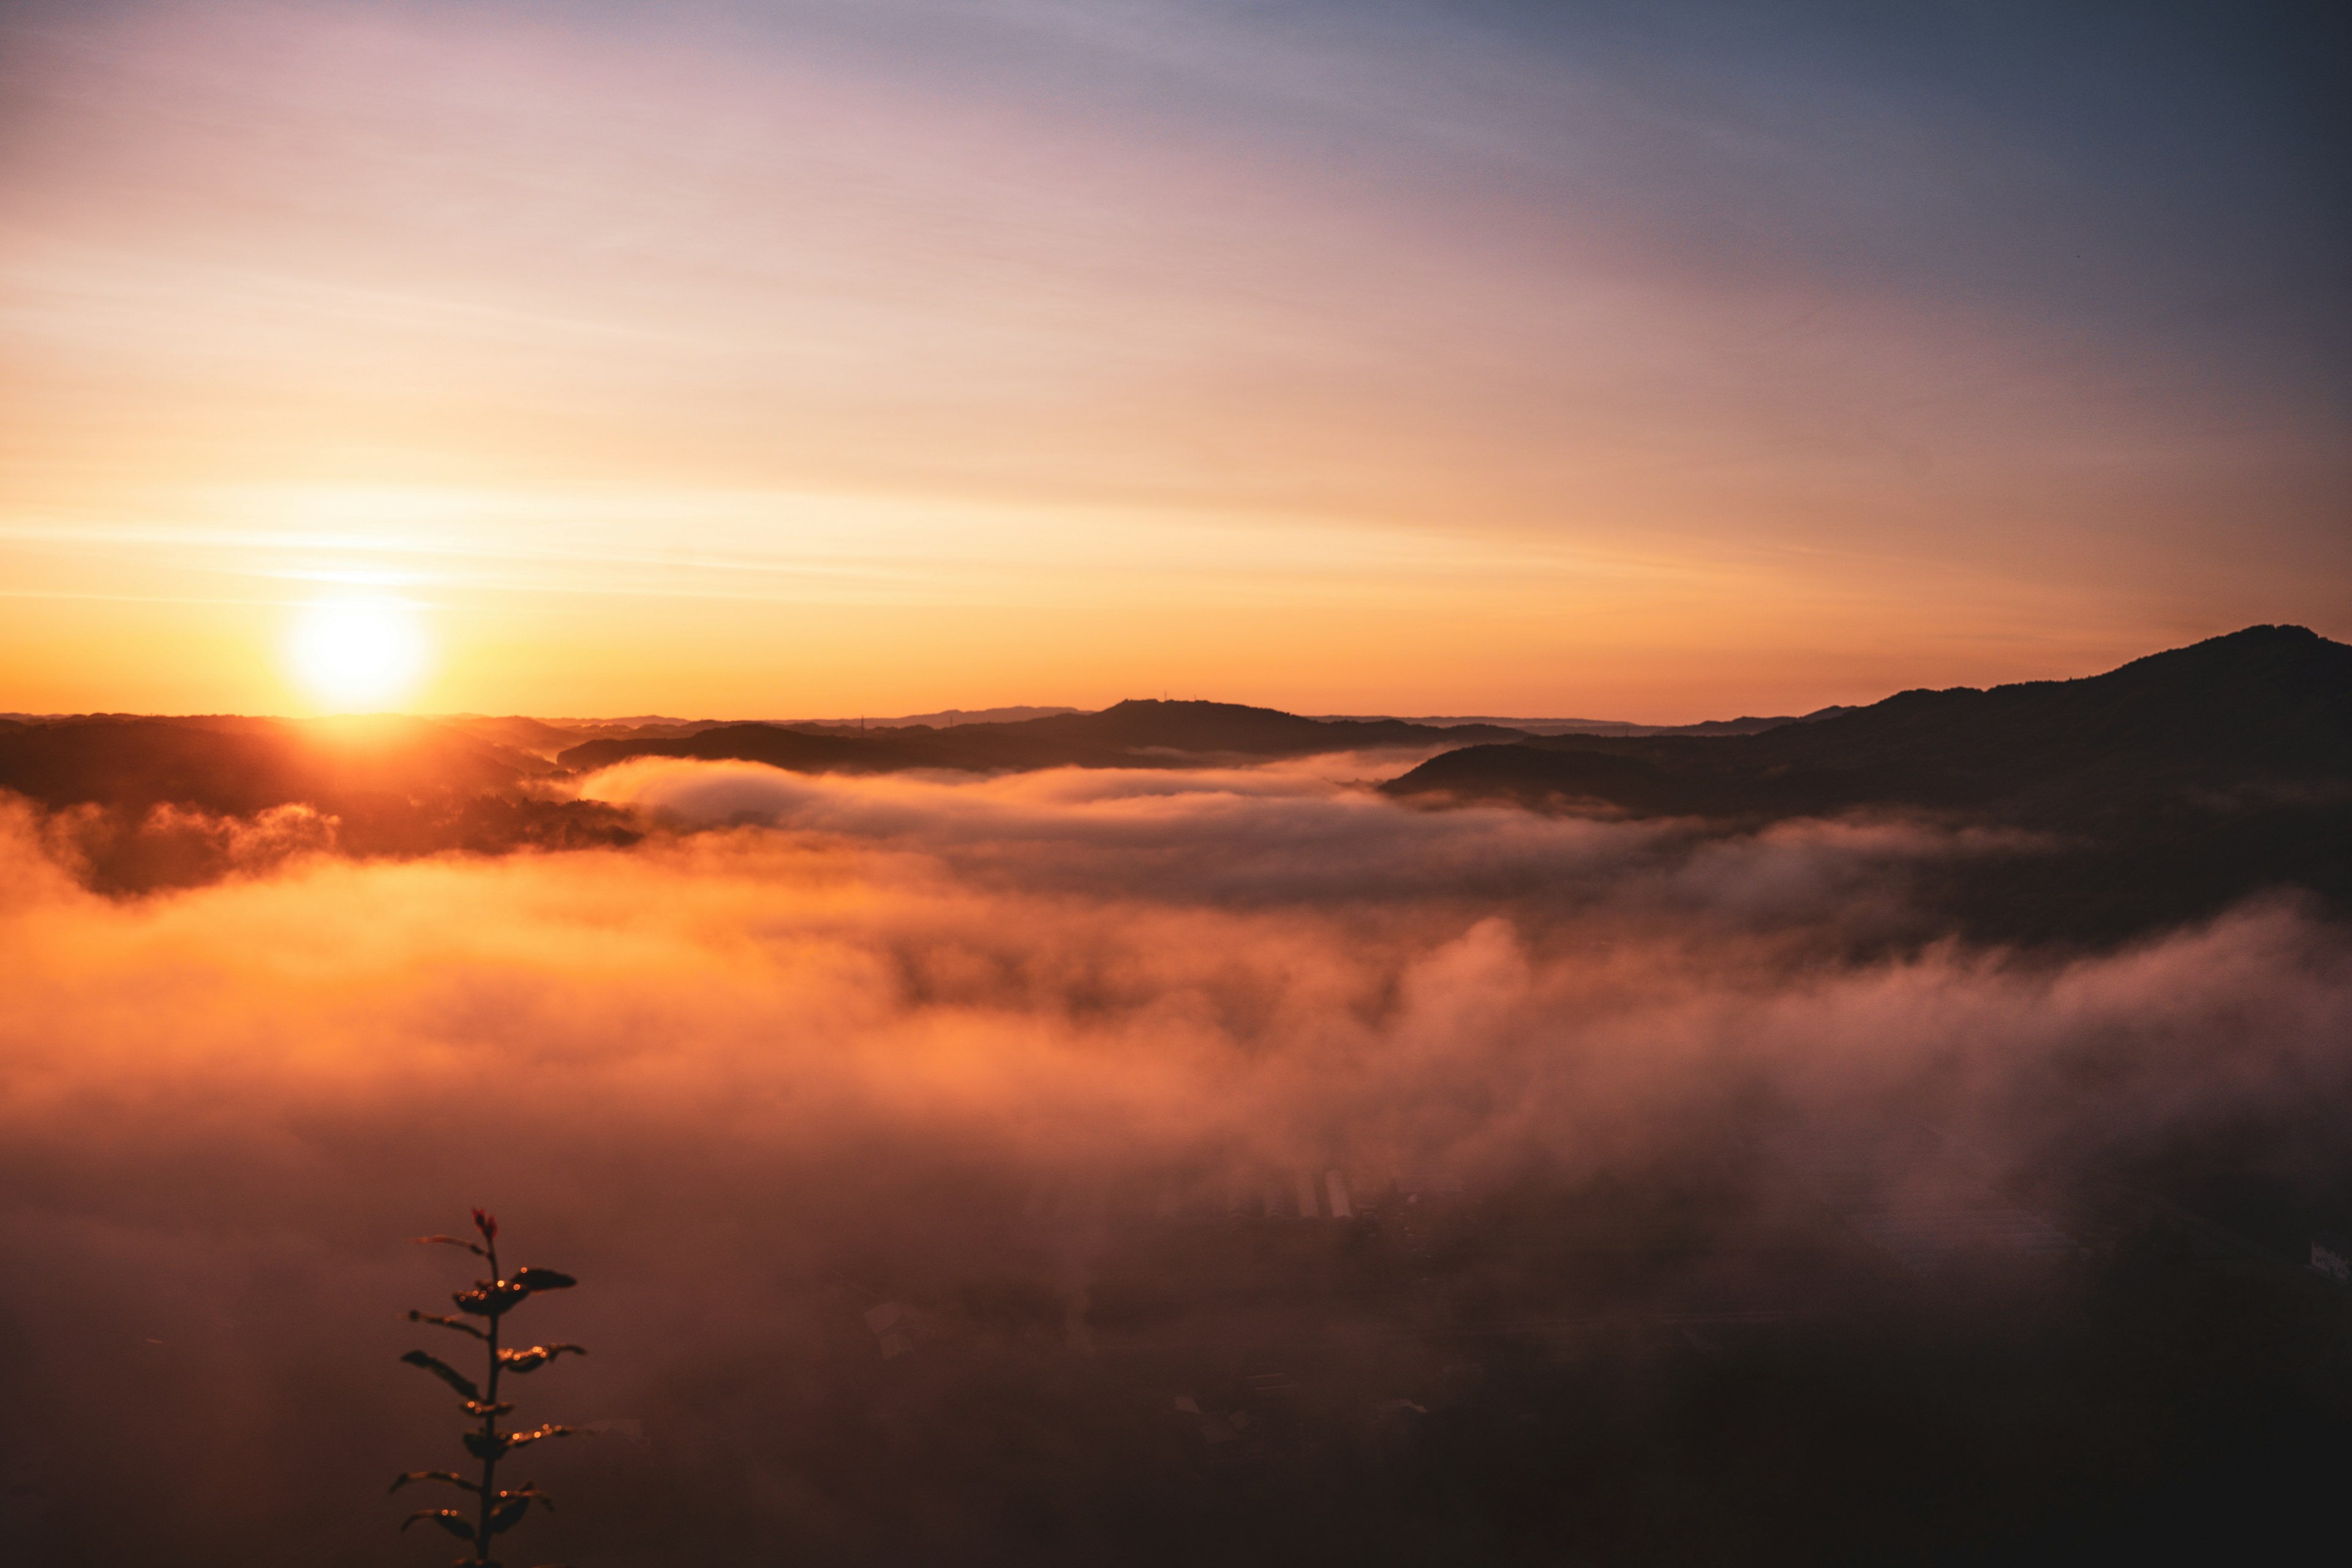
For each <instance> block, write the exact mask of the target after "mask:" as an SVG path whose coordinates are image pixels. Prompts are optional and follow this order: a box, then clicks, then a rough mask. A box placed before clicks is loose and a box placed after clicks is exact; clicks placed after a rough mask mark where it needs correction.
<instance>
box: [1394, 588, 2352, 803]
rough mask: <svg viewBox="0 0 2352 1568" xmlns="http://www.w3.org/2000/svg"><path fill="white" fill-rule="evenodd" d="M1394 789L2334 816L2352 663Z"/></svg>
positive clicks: (1522, 768) (1887, 707) (2285, 630)
mask: <svg viewBox="0 0 2352 1568" xmlns="http://www.w3.org/2000/svg"><path fill="white" fill-rule="evenodd" d="M1383 788H1384V789H1385V790H1386V792H1387V793H1388V794H1390V795H1393V796H1396V797H1398V798H1400V799H1413V798H1423V799H1426V798H1429V797H1433V796H1446V797H1451V798H1453V799H1456V800H1462V801H1486V800H1507V801H1511V802H1514V803H1517V804H1520V805H1535V806H1540V807H1547V808H1554V809H1593V808H1601V809H1604V810H1609V811H1612V812H1620V813H1624V814H1629V815H1633V816H1717V817H1781V816H1821V815H1824V814H1828V813H1834V812H1840V811H1850V810H1853V809H1856V808H1861V807H1871V806H1877V807H1885V806H1909V807H1919V808H1926V809H1936V810H1965V811H1970V812H1982V813H1990V814H1992V815H1996V816H2000V817H2001V818H2003V819H2005V820H2011V821H2015V822H2020V823H2042V822H2055V821H2075V820H2079V819H2081V818H2082V817H2084V816H2085V815H2090V816H2096V815H2099V814H2102V813H2105V812H2109V811H2115V810H2121V809H2125V808H2126V807H2127V806H2128V807H2138V806H2144V805H2150V804H2155V803H2159V802H2164V803H2173V804H2186V803H2189V802H2192V801H2196V802H2202V803H2204V805H2207V806H2209V807H2210V808H2212V809H2217V810H2219V809H2246V808H2250V807H2252V806H2254V805H2262V804H2267V803H2271V802H2276V801H2283V800H2316V799H2320V798H2323V797H2327V796H2331V795H2340V794H2346V793H2352V647H2346V646H2345V645H2344V644H2342V643H2336V642H2330V641H2328V640H2327V639H2326V638H2325V637H2318V636H2316V635H2315V634H2314V633H2312V632H2309V631H2306V630H2305V629H2304V628H2302V627H2300V626H2252V627H2249V628H2248V629H2246V630H2244V631H2242V632H2235V633H2232V634H2231V635H2230V636H2228V637H2214V638H2212V639H2211V640H2210V641H2207V642H2201V643H2199V644H2197V645H2195V646H2194V647H2185V648H2176V649H2174V650H2173V651H2171V652H2169V653H2159V654H2156V655H2153V656H2151V657H2149V658H2142V659H2137V660H2135V661H2133V662H2132V663H2130V664H2127V665H2125V666H2123V667H2122V668H2119V669H2114V670H2110V671H2108V672H2107V673H2106V674H2105V675H2095V676H2091V677H2089V678H2087V679H2081V680H2041V681H2031V682H2027V683H2024V684H2021V685H2016V686H1997V687H1994V688H1992V689H1990V690H1979V689H1976V688H1973V687H1958V688H1955V689H1950V690H1946V691H1926V690H1921V691H1905V692H1901V693H1898V694H1897V695H1895V696H1893V697H1890V698H1888V699H1886V700H1885V701H1883V702H1878V703H1874V704H1873V705H1871V706H1870V707H1867V708H1858V709H1850V710H1844V711H1843V712H1839V713H1836V714H1834V715H1832V716H1830V717H1827V718H1823V719H1821V720H1819V721H1815V722H1811V723H1802V724H1780V725H1775V726H1772V727H1770V728H1769V729H1766V730H1763V731H1759V732H1755V733H1751V734H1725V735H1721V736H1718V737H1715V738H1710V739H1704V740H1701V739H1695V738H1690V737H1684V736H1672V735H1652V736H1643V737H1638V738H1634V737H1627V738H1616V737H1606V736H1594V735H1556V736H1544V737H1535V738H1530V739H1527V740H1522V741H1517V742H1508V743H1504V744H1489V745H1480V746H1469V747H1465V748H1462V749H1461V750H1458V751H1453V752H1446V753H1445V754H1444V755H1442V756H1438V757H1434V758H1432V759H1431V760H1430V761H1428V762H1426V763H1423V764H1422V765H1420V766H1419V767H1417V768H1414V769H1413V770H1412V772H1410V773H1406V774H1404V775H1403V776H1402V777H1401V778H1398V779H1396V780H1394V781H1392V782H1391V783H1390V784H1386V785H1384V786H1383Z"/></svg>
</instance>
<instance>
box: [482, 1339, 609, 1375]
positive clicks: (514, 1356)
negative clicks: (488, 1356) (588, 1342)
mask: <svg viewBox="0 0 2352 1568" xmlns="http://www.w3.org/2000/svg"><path fill="white" fill-rule="evenodd" d="M565 1351H570V1352H572V1354H573V1355H586V1354H587V1353H588V1347H587V1346H585V1345H532V1346H531V1347H530V1349H528V1350H519V1351H500V1352H499V1365H500V1366H502V1367H504V1368H506V1370H507V1371H509V1372H518V1373H520V1372H537V1371H538V1370H539V1369H540V1368H541V1367H543V1366H545V1365H546V1364H547V1363H549V1362H551V1361H553V1360H554V1359H555V1358H556V1357H557V1356H560V1355H562V1353H563V1352H565Z"/></svg>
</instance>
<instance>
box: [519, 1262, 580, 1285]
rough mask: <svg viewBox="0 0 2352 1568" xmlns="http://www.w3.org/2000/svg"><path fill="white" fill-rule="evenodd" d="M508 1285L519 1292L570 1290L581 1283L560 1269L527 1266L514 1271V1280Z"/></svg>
mask: <svg viewBox="0 0 2352 1568" xmlns="http://www.w3.org/2000/svg"><path fill="white" fill-rule="evenodd" d="M507 1283H508V1284H509V1285H512V1286H513V1287H514V1288H515V1289H518V1290H569V1289H572V1287H573V1286H574V1285H577V1284H579V1283H580V1281H579V1280H577V1279H573V1278H572V1276H571V1275H569V1274H566V1273H563V1272H562V1270H560V1269H555V1268H531V1267H530V1265H529V1264H525V1265H524V1266H523V1267H521V1268H518V1269H516V1270H515V1271H514V1278H513V1279H509V1280H508V1281H507Z"/></svg>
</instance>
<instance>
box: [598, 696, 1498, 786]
mask: <svg viewBox="0 0 2352 1568" xmlns="http://www.w3.org/2000/svg"><path fill="white" fill-rule="evenodd" d="M1526 739H1528V733H1527V731H1522V730H1507V729H1503V728H1500V727H1499V726H1496V725H1493V724H1465V725H1455V726H1454V727H1451V728H1438V727H1435V726H1433V725H1428V724H1413V723H1407V722H1405V721H1402V720H1399V719H1378V720H1362V719H1339V720H1326V719H1305V718H1301V717H1299V716H1298V715H1297V714H1296V713H1284V712H1281V711H1279V710H1276V709H1272V708H1245V707H1242V706H1239V705H1237V704H1234V703H1230V702H1198V701H1182V702H1166V701H1161V700H1158V699H1156V698H1153V699H1142V700H1131V701H1127V702H1121V703H1118V704H1116V705H1115V706H1112V707H1109V708H1106V709H1104V710H1102V711H1101V712H1099V713H1055V714H1050V715H1047V716H1046V717H1045V718H1041V719H1024V720H1018V721H1013V722H1010V723H968V724H958V725H955V726H953V727H951V728H947V729H934V728H932V727H931V726H929V725H928V724H908V725H899V726H896V727H893V728H889V729H883V730H865V731H859V730H855V729H850V728H847V727H845V726H838V725H814V724H803V725H798V726H793V727H787V726H783V725H779V724H720V725H715V726H713V727H711V728H709V729H706V730H699V731H696V732H694V733H693V734H691V735H680V736H675V737H635V736H633V737H629V738H626V739H623V738H617V737H616V738H614V739H611V740H601V741H590V742H584V743H583V744H581V745H577V746H573V747H572V748H570V749H569V750H567V751H564V752H561V753H560V754H559V755H558V756H557V758H556V761H557V762H559V763H562V765H563V766H564V767H567V768H576V769H582V770H586V769H592V768H606V767H611V766H612V765H613V764H614V763H622V762H626V761H628V760H629V759H630V758H632V757H695V758H700V759H702V760H704V761H710V762H717V761H735V762H747V763H767V764H769V765H770V766H772V767H779V768H789V769H792V770H793V771H794V772H798V773H899V772H904V771H906V770H908V769H913V768H944V769H950V770H953V771H957V772H964V773H1002V772H1007V771H1018V770H1026V769H1034V768H1055V767H1080V768H1110V767H1118V768H1132V767H1195V766H1199V765H1201V764H1202V763H1205V762H1214V761H1217V760H1220V759H1230V760H1243V761H1265V760H1266V759H1269V758H1276V757H1297V756H1311V755H1314V754H1316V753H1318V752H1344V751H1357V750H1363V749H1370V748H1377V747H1412V746H1440V745H1449V744H1460V745H1474V744H1476V743H1478V742H1486V741H1522V740H1526Z"/></svg>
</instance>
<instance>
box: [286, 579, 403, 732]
mask: <svg viewBox="0 0 2352 1568" xmlns="http://www.w3.org/2000/svg"><path fill="white" fill-rule="evenodd" d="M292 656H293V664H294V669H295V673H296V674H297V675H298V676H299V677H300V679H301V681H302V684H303V685H305V686H306V687H308V688H309V689H310V690H311V691H312V692H313V693H314V694H316V695H317V696H318V697H319V698H320V699H321V700H324V701H326V702H328V703H330V704H332V705H334V706H336V707H339V708H342V709H345V710H351V709H358V708H383V707H388V706H390V705H392V704H393V703H394V702H395V701H397V700H399V699H400V698H402V697H404V696H405V695H406V694H407V693H408V691H409V690H410V689H412V688H413V687H414V686H415V683H416V679H417V677H418V676H419V675H420V674H421V673H422V672H423V670H424V668H425V632H424V628H423V626H420V625H419V624H418V621H417V618H416V615H415V610H414V609H413V608H412V607H410V606H409V605H403V604H398V603H394V602H388V601H352V600H335V601H326V602H321V603H319V604H314V605H308V606H306V607H305V608H304V609H303V611H302V615H301V617H300V619H299V620H298V621H297V622H296V623H295V627H294V635H293V639H292Z"/></svg>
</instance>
